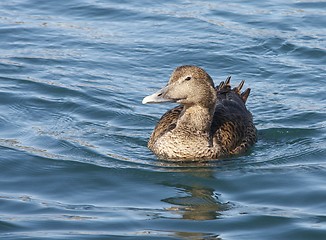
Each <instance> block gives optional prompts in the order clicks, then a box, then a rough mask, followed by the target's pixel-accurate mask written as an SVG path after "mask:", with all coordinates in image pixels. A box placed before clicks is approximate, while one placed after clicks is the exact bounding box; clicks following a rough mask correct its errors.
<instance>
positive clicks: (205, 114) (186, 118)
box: [178, 105, 215, 133]
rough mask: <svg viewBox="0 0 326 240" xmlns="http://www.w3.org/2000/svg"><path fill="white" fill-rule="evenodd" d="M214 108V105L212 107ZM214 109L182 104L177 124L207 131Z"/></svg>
mask: <svg viewBox="0 0 326 240" xmlns="http://www.w3.org/2000/svg"><path fill="white" fill-rule="evenodd" d="M213 109H215V107H214V108H213ZM213 115H214V110H212V109H209V108H204V107H201V106H198V105H193V106H184V109H183V112H182V114H181V116H180V118H179V121H178V125H179V127H181V128H188V129H192V130H194V131H198V132H204V133H209V132H210V128H211V125H212V119H213Z"/></svg>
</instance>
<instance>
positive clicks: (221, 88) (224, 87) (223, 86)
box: [216, 76, 250, 103]
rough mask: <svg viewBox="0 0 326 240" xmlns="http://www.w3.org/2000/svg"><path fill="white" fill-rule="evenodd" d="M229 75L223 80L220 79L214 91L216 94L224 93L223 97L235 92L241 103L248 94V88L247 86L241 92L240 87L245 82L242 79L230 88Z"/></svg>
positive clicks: (244, 101) (245, 100)
mask: <svg viewBox="0 0 326 240" xmlns="http://www.w3.org/2000/svg"><path fill="white" fill-rule="evenodd" d="M230 81H231V76H228V77H227V78H226V80H225V81H222V82H221V83H220V84H219V85H218V86H217V87H216V92H217V93H218V94H221V95H224V94H225V98H228V97H227V95H230V94H231V95H232V93H235V94H236V95H238V96H239V97H240V99H242V101H243V103H246V102H247V99H248V97H249V94H250V88H247V89H246V90H245V91H244V92H241V89H242V87H243V85H244V83H245V81H244V80H242V81H241V82H240V84H239V85H238V86H237V87H234V88H233V89H232V88H231V84H230Z"/></svg>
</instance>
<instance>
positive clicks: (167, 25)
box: [0, 0, 326, 240]
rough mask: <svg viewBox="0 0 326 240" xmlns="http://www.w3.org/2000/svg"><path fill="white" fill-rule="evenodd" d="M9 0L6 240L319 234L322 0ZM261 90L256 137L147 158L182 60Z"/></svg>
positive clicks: (322, 232)
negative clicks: (155, 98)
mask: <svg viewBox="0 0 326 240" xmlns="http://www.w3.org/2000/svg"><path fill="white" fill-rule="evenodd" d="M133 2H134V3H131V1H129V2H128V1H120V0H119V1H117V0H116V1H104V0H98V1H96V0H93V1H92V0H80V1H77V0H71V1H63V0H58V1H40V0H15V1H1V3H0V40H1V44H0V53H1V54H0V103H1V104H0V130H1V131H0V149H1V150H0V151H1V161H0V169H1V170H0V171H1V174H0V232H1V234H0V238H2V239H122V238H126V239H251V240H252V239H325V238H326V211H325V209H326V201H325V199H326V188H325V174H326V164H325V159H326V144H325V139H326V134H325V133H326V130H325V126H326V121H325V119H326V97H325V96H326V95H325V92H326V87H325V86H326V65H325V63H326V48H325V46H326V27H325V26H326V10H325V9H326V2H324V1H308V0H296V1H295V0H291V1H278V0H274V1H271V0H270V1H233V2H227V3H225V2H220V3H219V2H216V1H191V0H188V1H187V0H177V1H164V2H153V1H133ZM184 64H195V65H198V66H201V67H203V68H205V69H206V70H207V71H208V73H210V74H211V76H212V77H213V79H214V80H215V83H216V84H218V83H219V82H220V81H222V80H224V79H225V78H226V77H227V76H228V75H232V79H233V82H234V83H238V82H240V81H241V80H242V79H246V86H247V87H248V86H249V87H251V88H252V93H251V96H250V97H249V100H248V108H249V109H250V110H251V112H252V113H253V115H254V120H255V123H256V126H257V128H258V131H259V141H258V142H257V144H256V145H255V146H254V147H253V148H252V150H251V151H250V152H249V153H248V154H246V155H243V156H238V157H234V158H231V159H225V160H220V161H214V162H211V163H208V164H198V163H197V164H176V163H171V162H165V161H160V160H157V159H156V157H155V156H154V155H153V154H152V153H151V152H150V151H149V150H148V149H147V148H146V143H147V140H148V138H149V135H150V133H151V131H152V129H153V128H154V125H155V123H156V122H157V120H158V119H159V117H160V116H161V115H162V114H163V113H164V112H165V111H166V110H167V109H168V108H171V107H172V106H173V105H169V104H166V105H164V104H162V105H148V106H147V105H142V104H141V100H142V98H143V97H144V96H146V95H148V94H150V93H152V92H154V91H155V90H157V89H159V88H160V87H162V86H164V85H165V84H166V82H167V80H168V78H169V75H170V74H171V72H172V70H173V69H174V68H175V67H176V66H179V65H184Z"/></svg>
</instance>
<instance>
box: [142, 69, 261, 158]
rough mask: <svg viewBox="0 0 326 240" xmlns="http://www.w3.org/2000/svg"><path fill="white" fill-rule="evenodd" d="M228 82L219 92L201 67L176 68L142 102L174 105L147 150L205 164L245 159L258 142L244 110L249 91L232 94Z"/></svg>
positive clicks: (167, 156)
mask: <svg viewBox="0 0 326 240" xmlns="http://www.w3.org/2000/svg"><path fill="white" fill-rule="evenodd" d="M230 79H231V77H228V78H227V79H226V80H225V81H223V82H221V83H220V85H219V86H218V87H215V86H214V82H213V80H212V78H211V77H210V76H209V75H208V73H206V71H205V70H203V69H202V68H200V67H197V66H190V65H185V66H180V67H177V68H176V69H175V70H174V71H173V73H172V76H171V77H170V80H169V82H168V84H167V85H166V86H165V87H164V88H162V89H161V90H159V91H158V92H156V93H154V94H152V95H149V96H147V97H145V98H144V99H143V101H142V103H143V104H146V103H162V102H175V103H178V104H180V105H179V106H177V107H175V108H173V109H171V110H169V111H167V112H166V113H165V114H164V115H163V116H162V117H161V119H160V120H159V122H158V123H157V125H156V127H155V129H154V131H153V133H152V134H151V137H150V139H149V141H148V148H149V149H150V150H152V151H153V152H154V153H155V154H156V155H157V156H158V157H159V158H161V159H167V160H170V159H171V160H203V159H204V160H208V159H218V158H224V157H227V156H230V155H235V154H240V153H244V152H245V151H247V150H248V148H249V147H250V146H252V145H253V144H254V143H255V142H256V139H257V130H256V128H255V126H254V123H253V119H252V115H251V113H250V112H249V111H248V110H247V108H246V105H245V103H246V101H247V98H248V96H249V93H250V88H248V89H246V90H245V91H244V92H242V93H241V88H242V86H243V84H244V81H242V82H241V83H240V84H239V86H238V87H234V88H231V86H230Z"/></svg>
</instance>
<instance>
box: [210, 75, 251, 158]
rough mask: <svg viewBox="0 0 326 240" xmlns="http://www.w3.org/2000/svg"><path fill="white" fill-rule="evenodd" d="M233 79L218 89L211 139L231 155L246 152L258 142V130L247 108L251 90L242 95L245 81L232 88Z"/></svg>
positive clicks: (227, 80) (222, 83)
mask: <svg viewBox="0 0 326 240" xmlns="http://www.w3.org/2000/svg"><path fill="white" fill-rule="evenodd" d="M230 79H231V77H228V78H227V79H226V80H225V81H224V82H221V84H220V85H219V86H218V87H217V88H216V92H217V99H218V100H217V105H216V109H215V113H214V117H213V122H212V127H211V137H212V138H214V139H215V140H216V141H218V143H219V144H220V145H221V146H222V148H223V149H224V151H226V152H228V153H229V154H237V153H243V152H245V151H246V150H247V149H248V148H249V147H250V146H251V145H253V144H254V143H255V142H256V138H257V130H256V128H255V126H254V124H253V119H252V115H251V113H250V112H249V111H248V110H247V108H246V105H245V103H246V101H247V99H248V96H249V93H250V89H249V88H248V89H246V90H245V91H244V92H243V93H241V88H242V87H243V84H244V81H242V82H241V83H240V84H239V86H238V87H235V88H233V89H232V88H231V85H230Z"/></svg>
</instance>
